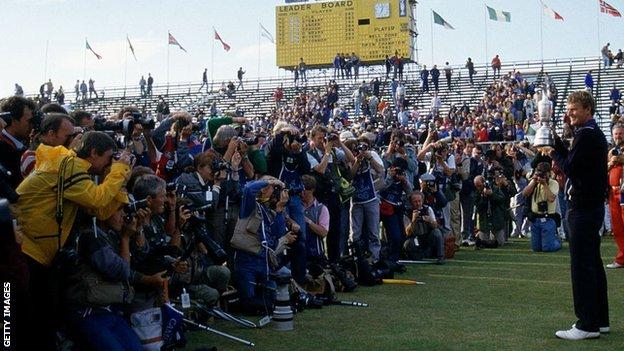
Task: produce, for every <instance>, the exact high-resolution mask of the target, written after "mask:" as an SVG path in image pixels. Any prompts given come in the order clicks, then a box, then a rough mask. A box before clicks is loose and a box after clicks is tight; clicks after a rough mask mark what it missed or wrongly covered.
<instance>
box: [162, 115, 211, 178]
mask: <svg viewBox="0 0 624 351" xmlns="http://www.w3.org/2000/svg"><path fill="white" fill-rule="evenodd" d="M201 147H202V146H201V143H200V142H199V140H197V138H196V137H195V136H194V135H193V124H192V123H191V122H190V115H188V113H186V112H184V113H178V114H176V117H175V122H174V123H173V125H172V126H171V129H170V130H169V133H167V135H166V136H165V144H164V145H163V147H162V152H163V154H162V156H161V157H160V160H159V161H158V170H157V172H156V174H157V175H158V176H159V177H161V178H163V179H165V180H166V181H173V180H174V179H176V178H177V177H178V176H179V175H180V174H181V173H182V172H184V171H185V170H186V168H188V167H189V166H191V165H192V164H193V156H194V155H196V154H197V153H199V152H201Z"/></svg>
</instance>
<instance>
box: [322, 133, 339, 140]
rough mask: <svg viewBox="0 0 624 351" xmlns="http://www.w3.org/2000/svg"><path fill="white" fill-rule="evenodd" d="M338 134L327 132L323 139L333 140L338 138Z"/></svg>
mask: <svg viewBox="0 0 624 351" xmlns="http://www.w3.org/2000/svg"><path fill="white" fill-rule="evenodd" d="M338 138H339V136H338V134H334V133H327V134H326V135H325V140H327V141H329V142H333V141H336V140H338Z"/></svg>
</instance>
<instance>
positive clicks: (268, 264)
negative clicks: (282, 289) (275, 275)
mask: <svg viewBox="0 0 624 351" xmlns="http://www.w3.org/2000/svg"><path fill="white" fill-rule="evenodd" d="M287 203H288V190H287V189H285V188H284V183H282V182H281V181H279V180H277V179H275V178H273V177H268V176H265V177H263V178H262V179H261V180H257V181H252V182H249V183H247V184H246V185H245V187H244V188H243V197H242V202H241V211H240V215H239V219H238V222H237V223H236V228H235V230H234V235H233V236H232V240H231V241H230V244H231V245H232V247H233V248H234V249H235V250H236V252H235V259H234V266H235V281H236V286H237V289H238V293H239V296H240V302H241V307H242V309H243V311H245V312H246V313H252V314H256V313H268V312H269V311H272V310H273V300H274V297H275V296H274V295H275V294H274V291H275V283H274V282H273V281H272V280H271V278H270V273H272V272H274V271H275V270H276V268H278V267H279V265H280V263H279V257H278V254H279V255H281V254H282V253H283V252H284V250H285V249H286V245H288V244H292V243H293V242H295V240H297V236H296V235H294V234H292V232H290V233H287V231H286V218H285V216H284V211H285V209H286V205H287Z"/></svg>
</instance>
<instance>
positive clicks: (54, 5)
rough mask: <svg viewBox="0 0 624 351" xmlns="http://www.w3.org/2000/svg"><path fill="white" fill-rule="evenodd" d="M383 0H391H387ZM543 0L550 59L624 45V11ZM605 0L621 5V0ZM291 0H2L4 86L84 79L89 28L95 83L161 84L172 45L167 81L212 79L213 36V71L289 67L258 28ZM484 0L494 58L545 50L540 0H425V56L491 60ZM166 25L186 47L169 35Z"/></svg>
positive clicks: (221, 75) (421, 52)
mask: <svg viewBox="0 0 624 351" xmlns="http://www.w3.org/2000/svg"><path fill="white" fill-rule="evenodd" d="M354 1H358V0H354ZM383 1H394V0H380V2H383ZM545 2H546V4H547V5H548V6H549V7H550V8H552V9H554V10H555V11H557V12H558V13H559V14H560V15H561V16H563V17H564V19H565V21H563V22H561V21H554V20H553V19H551V18H549V17H546V16H543V17H542V21H543V22H542V23H543V25H542V29H543V42H544V58H545V59H551V58H570V57H587V56H597V55H599V51H600V47H601V46H602V45H604V43H606V42H607V41H609V42H610V43H611V47H612V48H614V49H617V48H621V47H624V35H623V34H624V22H623V21H624V19H622V18H615V17H611V16H607V15H605V14H601V15H600V16H598V5H597V2H598V1H597V0H596V1H594V0H545ZM607 2H609V3H610V4H611V5H612V6H614V7H615V8H616V9H618V10H620V12H622V13H624V0H608V1H607ZM284 3H285V1H284V0H177V1H173V0H168V1H167V0H138V1H133V0H125V1H122V0H0V13H1V14H2V16H0V18H1V19H0V37H2V38H3V40H1V41H0V57H2V59H1V60H0V96H7V95H10V94H12V93H13V87H14V84H15V83H19V84H20V85H22V86H23V88H24V90H25V91H26V92H34V91H38V89H39V86H40V85H41V84H42V83H43V82H44V81H47V80H48V79H52V82H53V83H54V85H55V88H56V87H58V86H59V85H63V87H64V89H65V91H66V92H67V91H69V92H71V91H72V90H73V85H74V83H75V81H76V79H81V80H82V79H83V75H84V71H85V70H84V67H85V43H84V41H85V37H86V38H88V41H89V44H90V45H91V47H92V48H93V49H94V50H95V51H96V52H97V53H98V54H100V55H101V56H102V57H103V58H102V60H97V59H96V58H95V56H94V55H93V54H91V53H90V52H88V53H87V55H86V79H89V78H93V79H94V80H95V85H96V87H97V88H98V89H101V88H102V87H110V86H117V87H119V86H124V84H127V85H128V86H136V85H138V81H139V79H140V77H141V75H142V74H143V75H145V76H146V77H147V73H148V72H149V73H151V74H152V76H154V78H155V84H157V85H158V84H161V83H164V82H166V76H167V51H168V49H169V81H170V82H172V83H173V82H189V81H200V80H201V75H202V72H203V70H204V68H208V74H209V80H210V79H212V77H210V75H211V62H212V61H211V58H212V52H213V51H212V47H213V44H214V79H215V81H222V80H226V79H227V80H229V79H234V78H235V77H236V71H237V70H238V68H239V67H243V69H244V70H245V71H246V72H247V74H246V76H245V77H246V78H253V77H257V76H258V75H260V76H262V77H275V76H278V75H282V76H283V75H284V74H285V73H284V72H283V71H282V72H281V73H280V72H279V70H278V69H277V67H276V66H275V46H274V44H272V43H271V42H269V41H268V40H266V39H264V38H261V40H260V41H259V40H258V38H259V36H258V33H259V23H262V24H263V25H264V26H265V27H266V28H267V29H269V31H270V32H271V33H272V34H273V35H274V36H275V6H277V5H283V4H284ZM485 4H487V5H488V6H490V7H492V8H495V9H498V10H503V11H508V12H510V13H511V22H510V23H501V22H494V21H490V20H487V48H488V51H487V57H488V60H487V61H489V60H490V59H491V57H492V56H493V55H495V54H499V55H500V57H501V60H502V61H503V62H509V61H526V60H539V59H540V56H541V53H540V17H541V14H542V12H541V5H540V3H539V0H486V2H483V1H482V0H419V4H418V5H417V14H416V17H417V29H418V32H419V36H418V54H417V57H418V58H419V61H420V62H421V63H423V64H427V65H431V63H432V62H433V63H437V64H440V65H443V64H444V62H445V61H449V62H450V63H451V64H463V63H464V61H465V60H466V58H467V57H468V56H471V57H472V58H473V60H474V61H475V62H484V61H485V58H486V51H485V47H486V45H485V43H486V41H485V37H486V35H485V33H486V31H485V28H486V20H485V17H484V15H485V11H486V10H485V6H484V5H485ZM432 9H433V10H435V11H436V12H437V13H438V14H440V15H441V16H442V17H443V18H444V19H445V20H446V21H447V22H449V23H450V24H451V25H452V26H453V27H455V30H448V29H445V28H443V27H442V26H438V25H434V28H433V39H434V40H433V45H432V30H431V28H432V20H431V18H432V15H431V10H432ZM213 27H214V28H216V30H217V31H218V32H219V34H220V35H221V37H222V38H223V40H224V41H225V42H227V43H228V44H229V45H230V46H231V47H232V50H231V51H229V52H225V51H224V50H223V49H222V47H221V46H220V44H219V43H218V42H216V41H214V40H213V33H212V28H213ZM598 28H600V30H599V32H600V33H599V34H600V36H599V35H598ZM167 31H170V32H171V33H172V34H173V35H174V36H175V38H176V39H177V40H178V42H179V43H180V44H181V45H182V46H183V47H184V48H185V49H186V50H187V51H188V53H185V52H183V51H181V50H180V49H178V48H177V47H175V46H168V45H167ZM126 35H128V36H129V38H130V40H131V42H132V44H133V46H134V49H135V52H136V56H137V61H135V60H134V58H133V57H132V55H131V53H130V52H129V51H127V49H126V48H127V42H126ZM599 38H600V39H599ZM599 40H600V44H599ZM259 43H260V44H259ZM46 47H47V55H46ZM126 53H127V55H128V56H127V60H126ZM259 53H260V55H259ZM46 56H47V59H46ZM259 56H260V70H258V57H259ZM126 67H127V68H126ZM69 96H73V94H72V93H70V94H69Z"/></svg>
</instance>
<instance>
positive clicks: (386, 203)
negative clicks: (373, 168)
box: [379, 158, 412, 261]
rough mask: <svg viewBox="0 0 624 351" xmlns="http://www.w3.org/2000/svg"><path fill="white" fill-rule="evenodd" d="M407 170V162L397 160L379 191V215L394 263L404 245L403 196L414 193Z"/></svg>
mask: <svg viewBox="0 0 624 351" xmlns="http://www.w3.org/2000/svg"><path fill="white" fill-rule="evenodd" d="M406 169H407V161H405V160H404V159H403V158H397V159H395V160H394V162H393V163H392V166H391V167H390V168H389V169H388V174H387V176H386V184H385V187H384V188H383V189H381V190H380V191H379V197H380V199H381V202H380V204H379V214H380V217H381V221H382V223H383V225H384V228H385V230H386V240H387V245H388V248H389V250H388V251H389V254H388V259H389V260H392V261H397V260H398V259H399V255H400V254H401V247H402V245H403V233H405V230H404V227H403V212H404V205H403V196H404V195H406V194H408V193H409V192H410V191H412V185H411V184H410V183H409V182H408V181H407V178H406V172H405V170H406Z"/></svg>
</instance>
